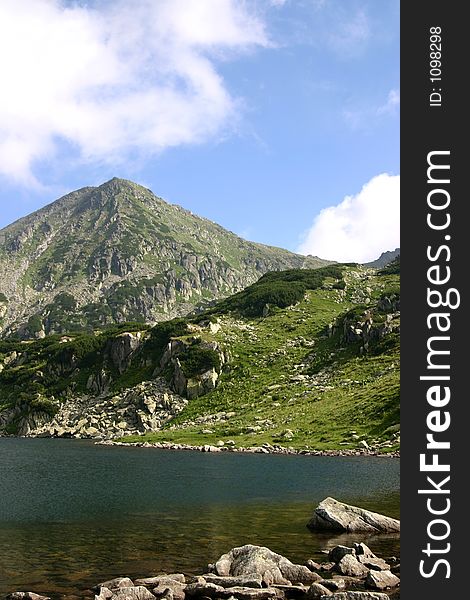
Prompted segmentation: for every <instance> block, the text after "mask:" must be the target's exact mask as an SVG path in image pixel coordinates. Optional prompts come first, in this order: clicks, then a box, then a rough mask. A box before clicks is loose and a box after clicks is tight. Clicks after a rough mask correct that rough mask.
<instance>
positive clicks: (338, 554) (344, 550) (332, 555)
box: [328, 546, 356, 563]
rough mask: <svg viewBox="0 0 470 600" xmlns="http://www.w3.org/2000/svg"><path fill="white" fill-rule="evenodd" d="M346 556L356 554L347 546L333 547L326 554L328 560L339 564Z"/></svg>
mask: <svg viewBox="0 0 470 600" xmlns="http://www.w3.org/2000/svg"><path fill="white" fill-rule="evenodd" d="M346 554H356V551H355V550H354V548H348V546H335V547H334V548H332V549H331V550H330V551H329V552H328V558H329V559H330V560H331V561H332V562H334V563H339V561H340V560H341V559H342V558H343V556H346Z"/></svg>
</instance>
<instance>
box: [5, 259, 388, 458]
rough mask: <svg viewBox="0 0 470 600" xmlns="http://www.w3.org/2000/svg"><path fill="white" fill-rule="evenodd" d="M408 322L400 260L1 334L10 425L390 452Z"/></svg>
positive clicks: (266, 279)
mask: <svg viewBox="0 0 470 600" xmlns="http://www.w3.org/2000/svg"><path fill="white" fill-rule="evenodd" d="M399 327H400V288H399V259H397V260H395V261H394V262H393V263H392V264H390V265H389V266H387V267H386V268H384V269H382V270H381V271H377V270H375V269H370V268H366V267H364V266H358V265H330V266H327V267H322V268H320V269H316V270H309V269H306V270H299V269H294V270H292V269H291V270H286V271H281V272H271V273H268V274H266V275H264V276H263V277H261V279H260V280H259V281H257V282H256V283H255V284H252V285H251V286H249V287H248V288H246V289H245V290H243V291H241V292H238V293H237V294H235V295H232V296H230V297H228V298H226V299H225V300H222V301H220V302H219V303H217V304H215V305H214V306H212V307H210V308H208V309H207V310H206V311H204V312H202V313H200V314H198V315H197V316H192V317H185V318H176V319H173V320H169V321H165V322H162V323H158V324H156V325H155V326H150V325H146V324H139V323H128V324H122V325H114V326H112V327H104V328H101V329H98V330H95V331H94V332H92V333H73V332H69V333H68V334H67V335H64V334H55V335H50V336H46V337H45V338H43V339H36V340H28V341H26V340H24V341H20V340H13V339H9V340H6V339H4V340H3V341H1V340H0V431H2V432H3V433H10V434H20V435H59V436H68V437H72V436H74V437H92V438H111V439H118V438H120V437H123V436H124V439H126V440H129V441H136V440H139V441H144V440H148V441H152V442H167V443H179V444H181V443H182V444H197V445H204V444H209V445H213V446H217V445H218V446H221V445H231V446H234V445H235V446H237V447H244V446H258V447H264V448H265V449H266V448H268V449H269V448H272V447H273V445H274V446H275V445H278V446H283V447H292V448H297V449H308V448H310V449H312V448H315V449H338V448H339V449H347V450H364V449H369V448H372V449H374V450H376V451H378V452H382V451H392V450H395V449H397V447H398V445H399ZM142 434H144V435H143V437H142Z"/></svg>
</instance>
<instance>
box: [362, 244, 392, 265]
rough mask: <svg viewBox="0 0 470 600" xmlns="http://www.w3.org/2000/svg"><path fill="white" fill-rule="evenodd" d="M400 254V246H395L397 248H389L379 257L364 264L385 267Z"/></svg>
mask: <svg viewBox="0 0 470 600" xmlns="http://www.w3.org/2000/svg"><path fill="white" fill-rule="evenodd" d="M399 256H400V248H395V250H387V251H386V252H382V254H381V255H380V256H379V258H376V259H375V260H373V261H372V262H368V263H365V265H364V266H365V267H373V268H374V269H383V267H386V266H387V265H388V264H390V263H391V262H393V261H394V260H395V259H396V258H398V257H399Z"/></svg>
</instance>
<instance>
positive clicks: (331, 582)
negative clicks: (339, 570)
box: [318, 579, 346, 592]
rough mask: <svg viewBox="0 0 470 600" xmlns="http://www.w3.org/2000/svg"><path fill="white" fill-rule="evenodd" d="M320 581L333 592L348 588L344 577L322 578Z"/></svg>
mask: <svg viewBox="0 0 470 600" xmlns="http://www.w3.org/2000/svg"><path fill="white" fill-rule="evenodd" d="M318 583H321V585H323V586H324V587H326V588H328V589H329V590H330V591H331V592H338V591H340V590H345V589H346V581H345V580H344V579H322V580H321V581H319V582H318Z"/></svg>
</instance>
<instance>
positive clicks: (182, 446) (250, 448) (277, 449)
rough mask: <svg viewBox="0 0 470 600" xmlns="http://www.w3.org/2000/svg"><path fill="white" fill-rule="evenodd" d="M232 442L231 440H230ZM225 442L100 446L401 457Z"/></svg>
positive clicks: (111, 443)
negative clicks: (244, 445) (216, 443)
mask: <svg viewBox="0 0 470 600" xmlns="http://www.w3.org/2000/svg"><path fill="white" fill-rule="evenodd" d="M229 442H230V441H229ZM229 442H225V443H224V444H223V445H220V446H219V445H217V446H215V445H212V444H203V445H193V444H177V443H173V442H147V441H146V442H122V441H117V440H99V441H96V442H95V444H96V445H99V446H124V447H134V448H156V449H159V450H192V451H195V452H241V453H251V454H288V455H296V456H380V457H386V458H400V452H399V451H395V452H378V451H376V450H374V449H372V448H369V449H366V448H364V449H361V450H347V449H344V450H310V449H309V450H307V449H296V448H292V447H286V446H279V445H272V444H267V443H266V444H262V445H261V446H246V447H243V446H236V445H235V444H231V443H229Z"/></svg>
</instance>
